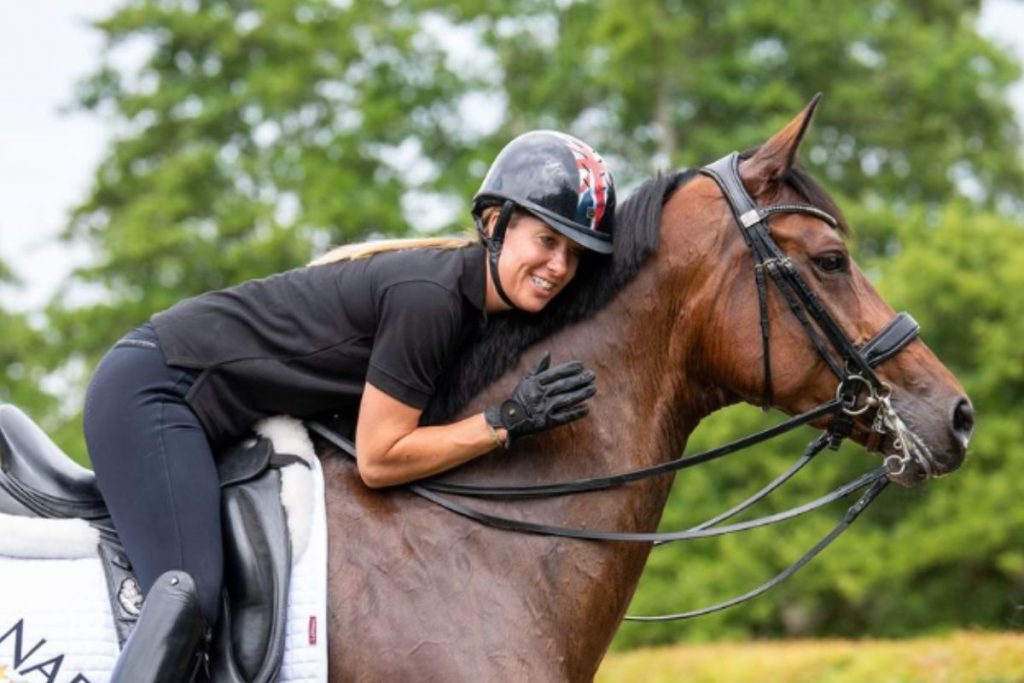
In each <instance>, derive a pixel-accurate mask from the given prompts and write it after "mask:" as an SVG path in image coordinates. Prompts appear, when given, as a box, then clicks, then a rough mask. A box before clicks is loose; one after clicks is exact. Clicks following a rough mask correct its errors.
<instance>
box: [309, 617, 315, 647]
mask: <svg viewBox="0 0 1024 683" xmlns="http://www.w3.org/2000/svg"><path fill="white" fill-rule="evenodd" d="M309 644H310V645H316V617H315V616H314V617H310V618H309Z"/></svg>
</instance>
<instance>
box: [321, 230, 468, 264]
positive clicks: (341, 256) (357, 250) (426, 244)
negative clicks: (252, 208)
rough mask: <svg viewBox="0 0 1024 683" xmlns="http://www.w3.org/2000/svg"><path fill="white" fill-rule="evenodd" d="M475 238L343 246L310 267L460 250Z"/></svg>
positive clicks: (427, 239)
mask: <svg viewBox="0 0 1024 683" xmlns="http://www.w3.org/2000/svg"><path fill="white" fill-rule="evenodd" d="M476 242H477V239H476V238H475V237H470V236H468V235H467V236H465V237H423V238H419V239H404V240H378V241H375V242H359V243H357V244H345V245H343V246H340V247H335V248H334V249H331V250H330V251H328V252H327V253H326V254H324V255H323V256H320V257H318V258H316V259H313V260H312V261H310V263H309V265H311V266H322V265H325V264H327V263H338V262H339V261H356V260H358V259H364V258H369V257H370V256H373V255H374V254H381V253H384V252H388V251H402V250H403V249H461V248H462V247H468V246H469V245H471V244H475V243H476Z"/></svg>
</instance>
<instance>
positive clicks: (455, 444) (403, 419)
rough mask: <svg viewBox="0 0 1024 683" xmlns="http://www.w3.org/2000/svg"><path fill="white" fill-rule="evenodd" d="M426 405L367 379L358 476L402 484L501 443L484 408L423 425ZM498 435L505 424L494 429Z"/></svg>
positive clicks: (379, 484) (375, 484)
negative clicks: (445, 421) (393, 394)
mask: <svg viewBox="0 0 1024 683" xmlns="http://www.w3.org/2000/svg"><path fill="white" fill-rule="evenodd" d="M422 412H423V411H421V410H419V409H417V408H413V407H412V406H408V405H406V404H404V403H402V402H401V401H399V400H398V399H396V398H393V397H391V396H389V395H388V394H386V393H384V392H383V391H381V390H380V389H378V388H377V387H375V386H373V385H372V384H370V383H367V384H366V386H365V388H364V390H363V398H362V402H361V404H360V406H359V423H358V424H357V425H356V462H357V463H358V467H359V476H360V477H361V478H362V480H363V482H364V483H365V484H366V485H367V486H369V487H370V488H383V487H385V486H395V485H397V484H404V483H406V482H409V481H413V480H416V479H422V478H424V477H429V476H431V475H433V474H437V473H438V472H443V471H445V470H448V469H451V468H452V467H456V466H458V465H461V464H462V463H464V462H467V461H469V460H472V459H473V458H475V457H477V456H480V455H483V454H484V453H487V452H488V451H491V450H493V449H494V448H495V447H496V446H497V445H498V444H496V443H495V438H494V436H492V430H491V428H490V427H488V426H487V422H486V421H485V420H484V414H483V413H477V414H476V415H473V416H471V417H467V418H466V419H464V420H460V421H458V422H454V423H452V424H447V425H438V426H432V427H420V426H419V420H420V414H421V413H422ZM494 433H495V434H496V435H497V438H498V440H500V441H501V443H504V442H505V440H506V439H507V438H508V432H507V431H506V430H505V429H502V428H498V429H496V430H494Z"/></svg>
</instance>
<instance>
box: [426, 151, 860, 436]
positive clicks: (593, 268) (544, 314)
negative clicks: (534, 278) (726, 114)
mask: <svg viewBox="0 0 1024 683" xmlns="http://www.w3.org/2000/svg"><path fill="white" fill-rule="evenodd" d="M756 149H757V148H754V149H751V150H747V151H746V152H744V153H743V154H741V158H746V157H748V156H750V155H751V154H753V153H754V152H755V151H756ZM696 174H697V171H696V170H693V169H691V170H687V171H679V172H676V173H671V174H669V175H658V176H655V177H654V178H651V179H649V180H647V181H646V182H644V183H643V184H642V185H640V187H638V188H637V189H636V190H635V191H634V192H633V193H632V194H631V195H630V196H629V197H628V198H627V199H626V200H625V201H624V202H623V203H622V204H621V205H620V206H619V207H618V209H617V210H616V212H615V224H616V229H615V251H614V253H613V254H612V256H611V257H610V258H608V257H600V256H596V255H594V254H590V253H587V254H584V256H583V259H582V260H581V261H580V265H579V270H578V271H577V273H576V277H575V278H573V280H572V282H570V283H569V285H568V286H567V287H566V288H565V291H563V292H562V293H561V294H560V295H559V296H558V297H557V298H556V299H555V300H554V301H552V302H551V303H550V304H548V306H547V307H546V308H545V309H544V310H543V311H541V312H540V313H535V314H526V313H521V312H518V311H509V312H508V313H503V314H501V315H496V316H493V317H492V318H491V319H490V320H489V321H488V324H487V326H486V327H485V328H484V329H483V330H482V331H481V333H480V334H478V335H476V336H475V337H472V338H471V339H470V340H468V341H467V342H466V344H465V345H464V346H463V347H462V348H461V349H459V353H458V356H457V357H458V359H459V360H458V362H456V363H454V364H453V365H452V366H451V367H450V368H449V370H448V371H447V372H446V373H445V374H444V376H442V378H441V379H440V381H439V383H438V386H437V389H436V391H435V392H434V396H433V398H432V399H431V401H430V403H429V404H428V405H427V408H426V410H425V411H424V413H423V418H422V420H421V421H422V422H423V423H424V424H440V423H443V422H447V421H450V420H451V419H452V418H453V417H454V416H455V415H456V414H458V412H459V410H461V409H462V407H463V406H465V405H466V404H467V403H468V402H469V400H470V399H471V398H473V397H474V396H476V395H477V394H478V393H480V391H482V390H483V389H484V388H485V387H487V386H488V385H489V384H491V383H492V382H494V381H495V380H497V379H498V378H499V377H501V376H502V375H503V374H505V372H506V371H507V370H508V369H509V368H511V367H513V366H514V365H515V364H516V363H518V362H519V359H520V357H521V356H522V354H523V351H525V350H526V349H527V348H529V347H530V346H532V345H533V344H535V343H537V342H538V341H540V340H542V339H546V338H547V337H550V336H551V335H553V334H554V333H555V332H558V331H559V330H561V329H563V328H564V327H566V326H568V325H571V324H572V323H575V322H579V321H580V320H584V319H586V318H588V317H590V316H591V315H593V314H594V313H595V312H597V311H599V310H601V309H602V308H604V307H605V306H606V305H607V304H608V302H610V301H611V300H612V298H613V297H614V296H615V295H616V294H617V293H618V292H619V291H620V290H621V289H622V288H623V287H625V286H626V284H628V283H629V282H630V280H632V279H633V278H634V277H635V276H636V274H637V272H638V271H639V270H640V267H641V266H642V265H643V264H644V263H645V262H646V261H647V259H648V258H649V257H650V256H651V254H653V253H654V252H655V251H657V249H658V240H659V237H660V227H661V210H662V207H663V206H664V204H665V202H666V201H667V200H668V198H669V197H670V196H672V193H673V192H675V191H676V190H677V189H678V188H679V187H681V186H682V185H685V184H686V183H687V182H689V180H690V179H691V178H692V177H693V176H694V175H696ZM786 183H787V184H788V185H789V186H790V187H791V188H793V189H794V190H795V191H796V192H798V193H799V194H800V195H801V196H802V197H803V198H804V199H805V200H806V201H807V202H809V203H810V204H812V205H814V206H816V207H818V208H820V209H822V210H823V211H826V212H828V213H829V214H831V215H832V216H834V217H835V218H836V220H837V221H838V222H839V230H840V232H841V233H842V234H844V235H849V234H850V228H849V225H848V224H847V222H846V219H845V218H844V217H843V214H842V211H840V209H839V207H838V206H837V205H836V203H835V201H834V200H833V199H832V197H831V196H830V195H829V194H828V192H826V191H825V189H824V188H823V187H822V186H821V185H819V184H818V182H817V181H816V180H814V178H812V177H811V175H810V174H809V173H808V172H807V171H805V170H804V169H803V168H800V167H799V166H797V165H794V166H793V167H791V168H790V170H789V173H788V174H787V176H786ZM565 360H570V359H569V358H557V359H555V361H556V362H561V361H565Z"/></svg>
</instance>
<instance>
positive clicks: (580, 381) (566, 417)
mask: <svg viewBox="0 0 1024 683" xmlns="http://www.w3.org/2000/svg"><path fill="white" fill-rule="evenodd" d="M550 366H551V354H550V353H545V354H544V357H543V358H541V360H540V362H539V363H537V367H535V368H534V369H533V371H532V372H530V373H529V374H528V375H526V377H524V378H523V379H522V380H520V382H519V384H518V385H517V386H516V388H515V391H513V392H512V396H511V398H509V399H508V400H506V401H504V402H503V403H502V404H501V405H498V406H490V407H489V408H487V409H486V410H485V411H484V417H485V418H486V420H487V424H488V425H490V426H491V427H494V428H499V427H504V428H505V429H506V430H508V438H507V439H506V441H505V447H506V448H507V447H508V446H509V444H510V443H511V442H512V437H513V436H525V435H527V434H535V433H536V432H540V431H544V430H546V429H551V428H552V427H558V426H559V425H564V424H566V423H569V422H572V421H573V420H578V419H580V418H581V417H583V416H584V415H586V414H587V413H588V412H589V409H588V408H587V406H586V405H583V402H584V401H586V400H587V399H588V398H590V397H591V396H593V395H594V394H596V393H597V385H596V384H595V382H594V373H592V372H590V371H589V370H587V369H586V368H585V367H584V366H583V364H582V363H580V362H578V361H571V362H568V363H560V364H558V365H556V366H554V367H550Z"/></svg>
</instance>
